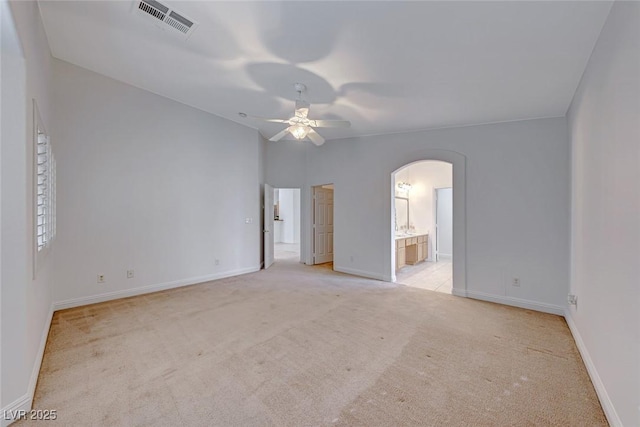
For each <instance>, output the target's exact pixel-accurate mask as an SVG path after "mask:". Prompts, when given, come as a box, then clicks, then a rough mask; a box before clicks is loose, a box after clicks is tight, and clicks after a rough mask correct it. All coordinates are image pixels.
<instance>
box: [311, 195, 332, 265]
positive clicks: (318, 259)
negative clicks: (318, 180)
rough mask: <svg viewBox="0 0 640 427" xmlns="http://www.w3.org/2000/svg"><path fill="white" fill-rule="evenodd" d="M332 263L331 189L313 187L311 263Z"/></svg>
mask: <svg viewBox="0 0 640 427" xmlns="http://www.w3.org/2000/svg"><path fill="white" fill-rule="evenodd" d="M332 261H333V189H330V188H322V187H313V263H314V264H323V263H325V262H332Z"/></svg>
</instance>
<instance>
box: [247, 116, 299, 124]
mask: <svg viewBox="0 0 640 427" xmlns="http://www.w3.org/2000/svg"><path fill="white" fill-rule="evenodd" d="M247 117H248V118H250V119H253V120H262V121H263V122H271V123H289V119H268V118H266V117H258V116H247Z"/></svg>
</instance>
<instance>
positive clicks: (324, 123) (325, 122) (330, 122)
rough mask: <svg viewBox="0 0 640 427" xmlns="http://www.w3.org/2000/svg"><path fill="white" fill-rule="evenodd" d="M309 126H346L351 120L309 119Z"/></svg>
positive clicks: (349, 124)
mask: <svg viewBox="0 0 640 427" xmlns="http://www.w3.org/2000/svg"><path fill="white" fill-rule="evenodd" d="M309 126H313V127H316V128H348V127H349V126H351V122H349V121H347V120H310V123H309Z"/></svg>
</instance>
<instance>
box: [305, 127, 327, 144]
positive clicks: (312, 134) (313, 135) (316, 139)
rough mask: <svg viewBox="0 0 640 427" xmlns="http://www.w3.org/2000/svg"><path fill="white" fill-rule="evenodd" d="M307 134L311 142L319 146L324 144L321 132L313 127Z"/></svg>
mask: <svg viewBox="0 0 640 427" xmlns="http://www.w3.org/2000/svg"><path fill="white" fill-rule="evenodd" d="M307 136H308V137H309V139H310V140H311V142H313V143H314V144H316V145H318V146H320V145H322V144H324V138H323V137H321V136H320V134H319V133H318V132H316V131H315V130H313V129H309V133H308V134H307Z"/></svg>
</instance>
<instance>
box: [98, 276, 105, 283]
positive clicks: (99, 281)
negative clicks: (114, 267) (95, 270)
mask: <svg viewBox="0 0 640 427" xmlns="http://www.w3.org/2000/svg"><path fill="white" fill-rule="evenodd" d="M105 281H106V279H105V277H104V274H98V283H104V282H105Z"/></svg>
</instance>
